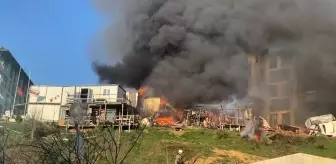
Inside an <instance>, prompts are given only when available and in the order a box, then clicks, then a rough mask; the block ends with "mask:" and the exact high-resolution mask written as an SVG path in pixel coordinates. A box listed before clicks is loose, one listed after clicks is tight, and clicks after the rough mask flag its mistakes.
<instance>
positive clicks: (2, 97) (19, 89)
mask: <svg viewBox="0 0 336 164" xmlns="http://www.w3.org/2000/svg"><path fill="white" fill-rule="evenodd" d="M33 84H34V83H33V82H32V81H31V80H30V78H29V76H28V75H27V73H26V72H25V71H24V70H23V69H22V67H21V66H20V64H19V63H18V62H17V60H16V59H15V58H14V56H13V55H12V54H11V53H10V52H9V50H7V49H5V48H3V47H0V115H4V114H5V111H11V110H13V111H12V112H13V113H14V114H19V115H22V114H24V111H25V109H26V108H25V104H26V100H27V96H28V94H27V92H28V88H29V87H28V86H29V85H33ZM14 109H15V110H14Z"/></svg>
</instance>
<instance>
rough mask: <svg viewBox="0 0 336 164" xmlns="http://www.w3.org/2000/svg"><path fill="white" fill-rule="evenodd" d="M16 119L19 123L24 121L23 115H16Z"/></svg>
mask: <svg viewBox="0 0 336 164" xmlns="http://www.w3.org/2000/svg"><path fill="white" fill-rule="evenodd" d="M15 121H16V122H17V123H21V122H22V121H23V119H22V117H21V116H20V115H16V117H15Z"/></svg>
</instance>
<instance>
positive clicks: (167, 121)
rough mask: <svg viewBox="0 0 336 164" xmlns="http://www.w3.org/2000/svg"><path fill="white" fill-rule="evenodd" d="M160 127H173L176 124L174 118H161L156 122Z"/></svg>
mask: <svg viewBox="0 0 336 164" xmlns="http://www.w3.org/2000/svg"><path fill="white" fill-rule="evenodd" d="M154 122H155V123H156V124H157V125H159V126H171V125H173V124H174V123H175V119H174V116H161V117H158V118H156V119H155V120H154Z"/></svg>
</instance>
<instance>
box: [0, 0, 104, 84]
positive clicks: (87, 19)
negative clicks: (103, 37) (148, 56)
mask: <svg viewBox="0 0 336 164" xmlns="http://www.w3.org/2000/svg"><path fill="white" fill-rule="evenodd" d="M0 20H1V23H0V46H3V47H5V48H7V49H9V50H10V52H11V53H12V54H13V55H14V57H15V58H16V59H17V60H18V62H19V63H20V64H21V65H22V66H23V67H24V69H25V70H26V72H27V73H28V72H29V70H31V71H32V80H33V81H34V82H35V83H36V84H47V85H74V84H96V83H97V76H96V75H95V74H94V72H93V71H92V68H91V59H90V55H89V53H88V49H89V46H88V45H89V42H90V40H92V38H93V37H94V36H95V35H97V34H98V33H99V32H101V31H102V29H103V27H102V24H103V23H102V19H101V16H100V15H99V12H98V11H97V10H96V9H95V8H94V5H93V4H92V0H30V1H28V0H0Z"/></svg>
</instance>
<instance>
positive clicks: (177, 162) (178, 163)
mask: <svg viewBox="0 0 336 164" xmlns="http://www.w3.org/2000/svg"><path fill="white" fill-rule="evenodd" d="M182 153H183V151H182V150H179V151H178V152H177V155H176V158H175V164H184V162H183V159H182Z"/></svg>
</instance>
